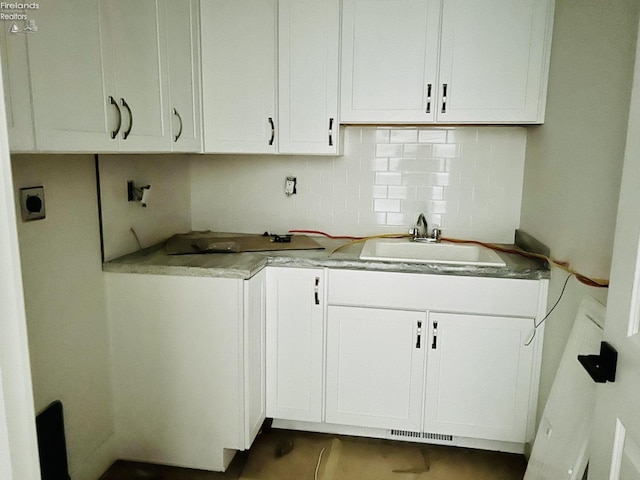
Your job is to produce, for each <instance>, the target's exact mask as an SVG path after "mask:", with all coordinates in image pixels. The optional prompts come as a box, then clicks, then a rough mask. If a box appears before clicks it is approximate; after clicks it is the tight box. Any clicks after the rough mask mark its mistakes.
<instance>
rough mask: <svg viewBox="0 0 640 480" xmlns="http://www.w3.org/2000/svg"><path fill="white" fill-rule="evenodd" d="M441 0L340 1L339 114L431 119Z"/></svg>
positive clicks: (356, 118) (359, 118)
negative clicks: (340, 88)
mask: <svg viewBox="0 0 640 480" xmlns="http://www.w3.org/2000/svg"><path fill="white" fill-rule="evenodd" d="M439 23H440V0H344V2H343V18H342V92H341V110H340V116H341V121H342V122H343V123H350V122H372V123H375V122H429V121H433V120H434V118H435V117H434V111H435V103H434V102H435V87H436V82H437V68H438V63H437V62H438V30H439Z"/></svg>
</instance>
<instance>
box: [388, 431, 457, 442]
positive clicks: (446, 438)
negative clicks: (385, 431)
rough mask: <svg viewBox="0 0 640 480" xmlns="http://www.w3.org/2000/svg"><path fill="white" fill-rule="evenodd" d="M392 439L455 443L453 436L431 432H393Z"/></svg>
mask: <svg viewBox="0 0 640 480" xmlns="http://www.w3.org/2000/svg"><path fill="white" fill-rule="evenodd" d="M391 436H392V437H403V438H416V439H421V440H437V441H439V442H453V435H444V434H442V433H430V432H412V431H409V430H391Z"/></svg>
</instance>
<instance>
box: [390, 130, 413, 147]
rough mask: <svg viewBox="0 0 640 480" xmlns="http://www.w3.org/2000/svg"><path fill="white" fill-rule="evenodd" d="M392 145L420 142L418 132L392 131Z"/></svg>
mask: <svg viewBox="0 0 640 480" xmlns="http://www.w3.org/2000/svg"><path fill="white" fill-rule="evenodd" d="M389 141H390V142H391V143H415V142H417V141H418V131H417V130H415V129H413V128H394V129H393V130H391V138H390V139H389Z"/></svg>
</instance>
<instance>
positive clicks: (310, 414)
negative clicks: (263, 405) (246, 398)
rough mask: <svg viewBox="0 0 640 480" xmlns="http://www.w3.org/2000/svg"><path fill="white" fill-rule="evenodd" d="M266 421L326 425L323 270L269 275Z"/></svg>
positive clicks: (282, 271)
mask: <svg viewBox="0 0 640 480" xmlns="http://www.w3.org/2000/svg"><path fill="white" fill-rule="evenodd" d="M266 333H267V341H266V343H267V347H266V348H267V360H266V364H267V387H266V388H267V416H268V417H273V418H279V419H284V420H301V421H308V422H320V421H322V398H323V352H322V348H323V341H324V338H323V336H324V271H323V270H320V269H309V268H269V269H268V270H267V332H266Z"/></svg>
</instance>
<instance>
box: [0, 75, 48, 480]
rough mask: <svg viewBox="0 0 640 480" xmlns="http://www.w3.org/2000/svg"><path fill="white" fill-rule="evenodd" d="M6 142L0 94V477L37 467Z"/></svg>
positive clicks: (31, 472)
mask: <svg viewBox="0 0 640 480" xmlns="http://www.w3.org/2000/svg"><path fill="white" fill-rule="evenodd" d="M1 89H2V88H1V79H0V90H1ZM8 145H9V142H8V139H7V124H6V117H5V105H4V99H3V98H1V97H0V265H1V266H2V268H0V332H2V333H1V334H0V478H2V479H5V480H22V479H31V478H40V470H39V465H38V445H37V439H36V428H35V412H34V402H33V390H32V386H31V371H30V364H29V352H28V343H27V331H26V322H25V309H24V298H23V293H22V275H21V267H20V259H19V257H18V236H17V231H16V217H15V213H14V201H13V183H12V180H11V177H12V176H11V162H10V157H9V148H8Z"/></svg>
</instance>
